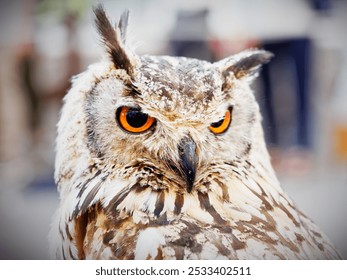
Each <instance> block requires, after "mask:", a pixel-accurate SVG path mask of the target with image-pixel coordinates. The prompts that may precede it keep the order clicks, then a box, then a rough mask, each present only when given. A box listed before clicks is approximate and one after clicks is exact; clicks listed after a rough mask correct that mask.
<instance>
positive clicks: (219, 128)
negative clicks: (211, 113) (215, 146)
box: [208, 109, 231, 134]
mask: <svg viewBox="0 0 347 280" xmlns="http://www.w3.org/2000/svg"><path fill="white" fill-rule="evenodd" d="M230 123H231V109H229V110H228V111H226V112H225V115H224V118H223V119H221V120H220V121H218V122H214V123H211V124H210V126H209V127H208V128H209V129H210V130H211V131H212V132H213V133H214V134H222V133H223V132H225V131H227V129H228V128H229V125H230Z"/></svg>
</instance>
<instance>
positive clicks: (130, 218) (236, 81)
mask: <svg viewBox="0 0 347 280" xmlns="http://www.w3.org/2000/svg"><path fill="white" fill-rule="evenodd" d="M94 13H95V16H96V20H95V21H96V25H97V28H98V31H99V33H100V35H101V38H102V41H103V43H104V45H105V47H106V50H107V54H108V57H107V60H106V61H103V62H100V63H97V64H93V65H91V66H90V67H89V68H88V70H87V71H86V72H84V73H82V74H80V75H78V76H77V77H75V78H74V80H73V86H72V88H71V90H70V91H69V93H68V94H67V95H66V97H65V99H64V101H65V104H64V107H63V110H62V114H61V119H60V121H59V124H58V137H57V149H56V152H57V153H56V174H55V178H56V183H57V185H58V190H59V193H60V206H59V208H58V210H57V212H56V215H55V217H54V219H53V224H52V228H51V233H50V240H51V253H52V257H53V258H64V259H333V258H339V255H338V253H337V252H336V251H335V249H334V247H333V246H332V245H331V243H330V242H329V241H328V239H327V238H326V236H325V235H324V234H323V233H322V232H321V231H320V229H319V228H318V227H317V226H316V225H315V224H314V223H312V222H311V220H310V219H309V218H307V217H306V216H305V215H304V214H303V213H302V212H300V211H299V210H298V209H297V208H296V207H295V206H294V204H293V202H292V201H291V200H290V199H289V198H288V196H287V195H286V194H285V193H284V192H283V190H282V189H281V188H280V184H279V182H278V181H277V179H276V176H275V174H274V171H273V168H272V166H271V163H270V158H269V155H268V152H267V149H266V146H265V142H264V137H263V131H262V127H261V116H260V113H259V108H258V105H257V103H256V101H255V98H254V96H253V94H252V91H251V88H250V83H251V81H252V80H253V78H254V77H255V76H256V74H257V71H258V69H259V67H260V66H261V64H263V63H266V62H268V61H269V59H270V58H271V56H272V55H271V54H270V53H268V52H266V51H263V50H256V49H253V50H247V51H244V52H241V53H239V54H237V55H233V56H231V57H229V58H226V59H223V60H221V61H218V62H215V63H209V62H206V61H201V60H197V59H189V58H184V57H169V56H149V55H143V56H139V55H136V54H135V53H134V52H133V51H131V50H130V49H129V48H128V47H127V42H126V29H127V21H128V13H127V12H126V13H124V14H123V15H122V17H121V19H120V21H119V23H118V25H117V26H115V27H113V26H112V25H111V24H110V22H109V20H108V19H107V16H106V14H105V12H104V10H103V8H102V7H101V6H99V7H97V8H96V9H95V10H94Z"/></svg>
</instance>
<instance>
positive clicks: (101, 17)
mask: <svg viewBox="0 0 347 280" xmlns="http://www.w3.org/2000/svg"><path fill="white" fill-rule="evenodd" d="M93 10H94V14H95V24H96V27H97V29H98V32H99V34H100V36H101V39H102V41H103V43H104V45H105V48H106V50H107V53H108V54H109V56H110V58H111V60H112V61H113V63H114V65H115V67H116V68H117V69H124V70H125V71H126V72H127V73H128V75H129V76H132V74H133V66H132V64H131V61H130V59H129V56H128V54H127V52H126V51H125V46H124V43H125V41H126V30H127V26H128V18H129V11H125V12H124V13H123V14H122V16H121V18H120V21H119V23H118V27H117V25H116V28H113V26H112V25H111V23H110V21H109V20H108V18H107V15H106V13H105V10H104V8H103V6H102V5H101V4H99V5H98V6H96V7H95V8H94V9H93Z"/></svg>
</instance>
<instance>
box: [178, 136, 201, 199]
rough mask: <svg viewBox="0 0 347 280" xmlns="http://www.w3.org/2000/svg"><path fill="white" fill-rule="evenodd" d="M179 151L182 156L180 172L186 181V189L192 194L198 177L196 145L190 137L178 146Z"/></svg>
mask: <svg viewBox="0 0 347 280" xmlns="http://www.w3.org/2000/svg"><path fill="white" fill-rule="evenodd" d="M178 151H179V156H180V172H181V175H182V176H183V177H184V178H185V180H186V188H187V191H188V192H189V193H190V192H191V191H192V188H193V185H194V181H195V176H196V166H197V158H196V154H195V151H196V144H195V142H194V141H193V139H191V138H190V137H185V138H183V139H182V140H181V142H180V144H179V145H178Z"/></svg>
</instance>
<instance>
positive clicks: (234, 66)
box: [216, 49, 273, 88]
mask: <svg viewBox="0 0 347 280" xmlns="http://www.w3.org/2000/svg"><path fill="white" fill-rule="evenodd" d="M272 57H273V54H272V53H271V52H268V51H264V50H258V49H251V50H246V51H243V52H240V53H238V54H235V55H233V56H231V57H228V58H226V59H223V60H221V61H218V62H216V64H217V65H218V67H219V69H220V71H221V73H222V75H223V77H224V79H225V84H224V85H223V88H228V84H229V83H230V74H233V76H234V77H235V78H237V79H243V78H248V79H251V80H252V79H253V78H255V77H256V76H257V74H258V72H259V69H260V66H261V65H262V64H264V63H268V62H269V61H270V59H271V58H272Z"/></svg>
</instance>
